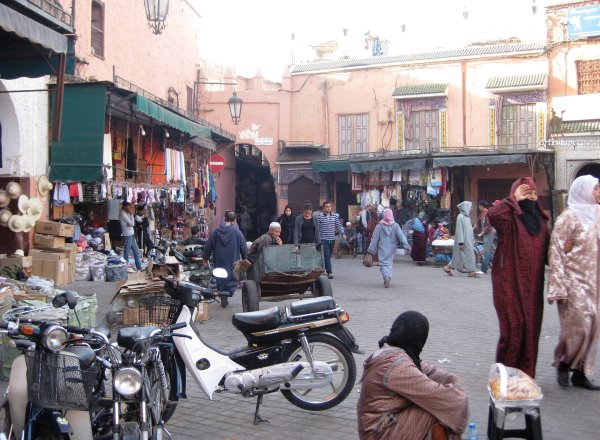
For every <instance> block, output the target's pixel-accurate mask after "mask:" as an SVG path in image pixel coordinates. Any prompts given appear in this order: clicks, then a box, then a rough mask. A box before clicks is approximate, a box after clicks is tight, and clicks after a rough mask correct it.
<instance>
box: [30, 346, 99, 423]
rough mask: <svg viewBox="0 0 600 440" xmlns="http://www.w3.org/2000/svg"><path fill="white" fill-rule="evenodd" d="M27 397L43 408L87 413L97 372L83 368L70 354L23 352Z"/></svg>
mask: <svg viewBox="0 0 600 440" xmlns="http://www.w3.org/2000/svg"><path fill="white" fill-rule="evenodd" d="M25 365H26V366H27V395H28V398H29V401H30V402H32V403H33V404H35V405H39V406H41V407H42V408H53V409H72V410H80V411H88V410H89V407H90V400H91V397H92V392H93V391H94V386H95V385H96V383H97V380H98V370H96V369H95V368H82V367H81V365H80V362H79V358H78V357H77V356H76V355H73V354H62V353H50V352H42V351H37V352H25Z"/></svg>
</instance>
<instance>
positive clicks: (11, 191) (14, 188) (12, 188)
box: [6, 180, 23, 199]
mask: <svg viewBox="0 0 600 440" xmlns="http://www.w3.org/2000/svg"><path fill="white" fill-rule="evenodd" d="M6 192H7V193H8V197H10V198H11V199H18V198H19V196H20V195H21V193H22V192H23V190H22V189H21V185H19V184H18V183H17V182H15V181H14V180H13V181H10V182H8V184H7V185H6Z"/></svg>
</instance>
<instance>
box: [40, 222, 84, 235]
mask: <svg viewBox="0 0 600 440" xmlns="http://www.w3.org/2000/svg"><path fill="white" fill-rule="evenodd" d="M35 232H37V233H39V234H48V235H58V236H60V237H72V236H73V233H74V232H75V226H74V225H69V224H66V223H59V222H49V221H45V220H38V221H37V222H35Z"/></svg>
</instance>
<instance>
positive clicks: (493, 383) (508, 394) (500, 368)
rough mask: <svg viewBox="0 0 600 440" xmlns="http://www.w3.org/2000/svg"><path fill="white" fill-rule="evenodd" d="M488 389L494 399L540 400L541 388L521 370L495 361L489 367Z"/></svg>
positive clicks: (541, 395)
mask: <svg viewBox="0 0 600 440" xmlns="http://www.w3.org/2000/svg"><path fill="white" fill-rule="evenodd" d="M488 389H489V392H490V395H491V396H492V397H493V398H494V400H496V401H515V400H516V401H522V400H529V401H531V400H541V399H542V397H543V394H542V389H541V388H540V387H539V386H538V385H537V383H535V380H533V379H532V378H531V377H530V376H528V375H527V374H525V373H523V372H522V371H521V370H519V369H517V368H512V367H505V366H504V365H503V364H500V363H497V364H494V365H492V368H490V374H489V380H488Z"/></svg>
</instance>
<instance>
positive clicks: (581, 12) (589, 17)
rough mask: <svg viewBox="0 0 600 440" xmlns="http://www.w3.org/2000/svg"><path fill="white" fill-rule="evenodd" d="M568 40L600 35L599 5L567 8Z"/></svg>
mask: <svg viewBox="0 0 600 440" xmlns="http://www.w3.org/2000/svg"><path fill="white" fill-rule="evenodd" d="M567 30H568V32H569V40H576V39H578V38H587V37H594V36H597V35H600V5H590V6H583V7H581V8H569V22H568V26H567Z"/></svg>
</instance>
